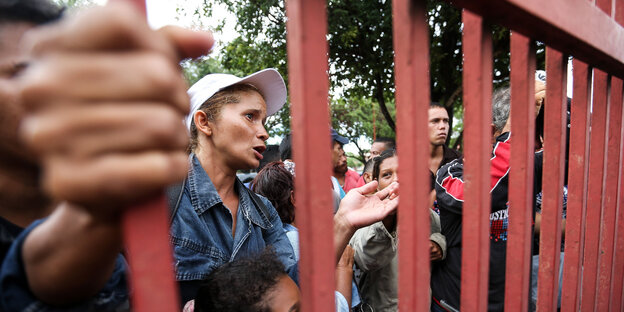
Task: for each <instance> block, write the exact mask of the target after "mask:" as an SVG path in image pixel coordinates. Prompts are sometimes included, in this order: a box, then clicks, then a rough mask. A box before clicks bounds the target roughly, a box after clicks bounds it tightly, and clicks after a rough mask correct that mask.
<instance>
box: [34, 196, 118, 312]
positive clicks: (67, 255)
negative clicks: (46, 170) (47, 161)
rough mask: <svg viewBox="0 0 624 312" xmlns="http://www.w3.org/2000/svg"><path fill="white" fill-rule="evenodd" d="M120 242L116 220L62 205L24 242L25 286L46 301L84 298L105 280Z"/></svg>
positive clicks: (101, 285)
mask: <svg viewBox="0 0 624 312" xmlns="http://www.w3.org/2000/svg"><path fill="white" fill-rule="evenodd" d="M121 247H122V239H121V228H120V224H119V222H118V220H106V221H101V220H98V219H96V218H94V217H93V216H92V215H90V214H89V213H87V212H85V211H84V210H80V209H77V208H75V207H71V206H70V205H68V204H61V206H60V207H59V208H58V209H57V210H56V211H55V212H54V213H53V214H52V215H51V216H50V217H49V218H48V219H47V220H46V221H45V222H43V223H42V224H41V225H40V226H38V227H37V228H35V229H33V231H32V232H31V233H30V235H29V236H28V237H27V238H26V240H25V241H24V245H23V247H22V256H23V262H24V269H25V271H26V276H27V278H28V283H29V285H30V288H31V290H32V292H33V293H34V294H35V296H36V297H37V298H38V299H40V300H41V301H43V302H46V303H49V304H55V305H61V304H69V303H74V302H76V301H81V300H84V299H86V298H88V297H90V296H92V295H94V294H95V293H97V292H98V291H99V290H100V289H101V288H102V287H103V286H104V285H105V284H106V281H107V280H108V279H109V278H110V276H111V274H112V271H113V269H114V265H115V259H116V258H117V256H118V255H119V252H120V250H121Z"/></svg>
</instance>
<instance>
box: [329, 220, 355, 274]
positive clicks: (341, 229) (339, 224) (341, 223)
mask: <svg viewBox="0 0 624 312" xmlns="http://www.w3.org/2000/svg"><path fill="white" fill-rule="evenodd" d="M353 233H355V229H354V228H353V227H352V226H350V225H349V224H348V223H347V222H346V220H344V218H342V217H341V215H340V214H339V213H337V214H335V215H334V255H335V258H334V259H336V263H338V261H339V260H340V256H341V255H342V252H343V251H344V249H345V247H346V246H347V244H348V243H349V240H350V239H351V236H353Z"/></svg>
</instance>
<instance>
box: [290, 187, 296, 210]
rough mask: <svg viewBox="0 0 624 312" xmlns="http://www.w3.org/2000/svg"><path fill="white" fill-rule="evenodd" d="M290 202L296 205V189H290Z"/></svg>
mask: <svg viewBox="0 0 624 312" xmlns="http://www.w3.org/2000/svg"><path fill="white" fill-rule="evenodd" d="M290 203H291V204H292V205H293V206H294V205H295V191H292V190H291V191H290Z"/></svg>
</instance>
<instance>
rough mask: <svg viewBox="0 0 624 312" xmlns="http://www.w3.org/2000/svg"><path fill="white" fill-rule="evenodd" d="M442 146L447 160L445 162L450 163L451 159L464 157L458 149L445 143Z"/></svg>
mask: <svg viewBox="0 0 624 312" xmlns="http://www.w3.org/2000/svg"><path fill="white" fill-rule="evenodd" d="M442 148H443V149H444V160H446V162H445V163H444V164H446V163H449V162H450V161H451V160H454V159H458V158H462V153H460V152H459V151H458V150H456V149H453V148H450V147H448V146H446V145H443V147H442Z"/></svg>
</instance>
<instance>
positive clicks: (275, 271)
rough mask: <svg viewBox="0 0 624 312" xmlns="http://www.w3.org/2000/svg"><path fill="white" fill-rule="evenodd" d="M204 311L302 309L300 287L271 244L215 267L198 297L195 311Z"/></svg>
mask: <svg viewBox="0 0 624 312" xmlns="http://www.w3.org/2000/svg"><path fill="white" fill-rule="evenodd" d="M204 311H228V312H237V311H239V312H252V311H253V312H278V311H279V312H281V311H284V312H294V311H299V289H298V288H297V285H296V284H295V283H294V282H293V281H292V280H291V279H290V277H288V275H287V274H286V271H285V270H284V265H283V264H282V263H281V262H280V261H279V260H278V259H277V256H276V255H275V253H274V251H273V250H272V249H269V248H267V249H266V250H265V251H263V252H262V253H260V254H259V255H255V256H254V257H253V258H248V259H240V260H236V261H234V262H230V263H226V264H224V265H223V266H221V267H219V268H217V269H216V270H214V271H212V273H210V275H208V277H207V278H206V279H205V280H204V282H203V283H202V286H201V287H200V288H199V291H198V292H197V296H196V298H195V312H204Z"/></svg>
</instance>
